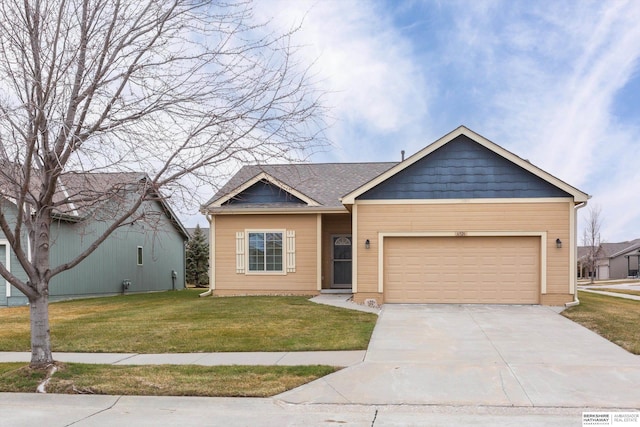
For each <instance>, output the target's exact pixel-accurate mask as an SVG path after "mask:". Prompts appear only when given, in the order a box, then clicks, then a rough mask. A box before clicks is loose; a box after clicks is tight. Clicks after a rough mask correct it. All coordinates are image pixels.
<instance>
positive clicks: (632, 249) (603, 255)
mask: <svg viewBox="0 0 640 427" xmlns="http://www.w3.org/2000/svg"><path fill="white" fill-rule="evenodd" d="M588 253H589V247H587V246H580V247H578V257H579V258H578V277H581V278H589V277H591V276H592V275H593V276H594V278H595V279H597V280H609V279H626V278H637V277H638V274H639V271H640V239H635V240H631V241H627V242H619V243H602V244H601V245H600V247H599V248H598V251H597V252H596V254H597V256H596V262H595V267H596V268H595V272H589V271H588Z"/></svg>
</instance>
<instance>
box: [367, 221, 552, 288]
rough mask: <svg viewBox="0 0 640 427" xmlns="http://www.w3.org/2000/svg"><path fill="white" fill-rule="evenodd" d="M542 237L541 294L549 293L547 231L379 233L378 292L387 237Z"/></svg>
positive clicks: (381, 284)
mask: <svg viewBox="0 0 640 427" xmlns="http://www.w3.org/2000/svg"><path fill="white" fill-rule="evenodd" d="M531 236H533V237H536V236H537V237H540V293H541V294H542V295H544V294H546V293H547V232H546V231H424V232H423V231H418V232H386V233H384V232H379V233H378V292H380V293H383V292H384V239H385V238H386V237H456V238H458V239H464V238H466V237H531Z"/></svg>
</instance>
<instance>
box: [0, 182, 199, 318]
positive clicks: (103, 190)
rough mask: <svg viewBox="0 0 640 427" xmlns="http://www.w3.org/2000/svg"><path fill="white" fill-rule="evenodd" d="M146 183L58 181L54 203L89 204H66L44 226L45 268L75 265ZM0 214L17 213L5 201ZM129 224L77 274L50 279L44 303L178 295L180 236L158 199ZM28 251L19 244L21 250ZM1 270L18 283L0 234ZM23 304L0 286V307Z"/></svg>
mask: <svg viewBox="0 0 640 427" xmlns="http://www.w3.org/2000/svg"><path fill="white" fill-rule="evenodd" d="M145 179H146V176H145V175H143V174H139V173H98V174H96V173H92V174H86V173H79V174H73V175H65V176H63V177H61V186H60V188H59V194H57V195H56V197H57V199H58V200H60V199H62V198H64V197H67V198H71V199H73V195H74V194H75V195H78V197H77V199H78V200H81V199H82V198H84V199H85V200H91V202H90V203H68V204H66V205H63V206H61V207H60V208H59V210H58V211H57V212H56V214H55V216H54V222H53V224H52V226H51V237H52V239H51V240H52V243H51V252H50V253H51V265H52V266H57V265H59V264H61V263H63V262H66V261H69V260H71V259H73V258H75V256H76V255H77V254H79V253H81V251H83V250H85V249H86V248H87V247H88V246H89V245H90V244H91V243H93V241H94V240H95V237H96V236H97V235H99V233H101V232H102V231H103V230H105V229H106V228H107V227H108V226H109V225H110V224H111V223H112V221H113V218H114V217H115V215H117V213H118V212H121V211H122V209H124V208H126V207H127V202H126V201H127V195H129V196H130V194H131V192H135V191H136V188H138V185H139V183H140V182H141V181H143V180H145ZM69 194H71V195H72V196H69ZM100 194H102V195H103V196H99V195H100ZM80 195H81V196H83V197H80ZM129 206H130V205H129ZM2 208H3V210H4V213H5V215H7V216H10V217H11V216H13V217H14V218H15V215H16V213H17V209H16V207H15V205H14V204H11V202H10V201H9V200H4V202H3V204H2ZM135 218H137V219H136V220H135V221H133V222H132V223H127V224H125V225H123V226H121V227H120V228H118V229H117V230H116V231H115V232H114V233H113V234H111V236H110V237H109V238H107V240H106V241H104V242H103V243H102V244H101V245H100V246H99V247H98V248H97V249H96V250H95V251H94V252H93V253H92V254H91V255H89V256H88V257H87V258H86V259H85V260H83V261H82V262H81V263H80V264H78V265H77V266H76V267H74V268H73V269H71V270H68V271H65V272H63V273H61V274H59V275H57V276H55V277H53V278H52V279H51V282H50V287H49V297H50V299H51V300H57V299H67V298H75V297H86V296H99V295H114V294H118V293H123V292H124V291H126V292H127V293H129V292H149V291H161V290H169V289H181V288H184V286H185V280H184V278H185V243H186V241H187V240H188V233H187V231H186V229H185V228H184V227H183V226H182V224H181V223H180V221H179V220H178V218H177V217H176V215H175V214H174V213H173V211H172V210H171V208H170V207H169V205H168V204H167V203H166V201H165V200H164V199H163V198H161V197H158V198H157V199H156V200H150V201H146V202H144V203H143V205H142V207H141V208H140V209H139V210H138V214H137V215H136V217H135ZM28 244H29V243H28V239H26V238H25V237H23V246H24V247H27V245H28ZM0 262H2V263H3V264H4V265H5V266H7V267H8V268H9V270H10V271H11V272H12V273H13V274H15V275H16V276H17V277H18V278H20V279H22V280H25V279H26V275H25V273H24V270H23V269H22V268H21V266H20V264H19V262H18V260H17V258H16V257H15V254H14V253H13V251H12V250H11V248H10V246H9V244H8V242H7V240H6V239H4V235H3V234H2V233H1V232H0ZM125 283H127V285H128V287H127V288H126V289H125V286H123V285H124V284H125ZM26 303H27V298H26V297H25V296H24V295H23V294H22V293H21V292H19V291H18V290H17V289H16V288H14V287H13V286H10V285H9V283H8V282H7V281H5V280H4V279H0V306H3V305H4V306H6V305H9V306H13V305H23V304H26Z"/></svg>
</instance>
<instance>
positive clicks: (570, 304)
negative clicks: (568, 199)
mask: <svg viewBox="0 0 640 427" xmlns="http://www.w3.org/2000/svg"><path fill="white" fill-rule="evenodd" d="M585 206H587V202H586V201H585V202H582V203H579V204H577V205H576V206H575V207H574V209H575V221H574V224H573V227H574V230H573V233H574V236H576V241H575V242H574V245H575V246H576V249H575V257H574V258H575V259H572V260H571V263H572V264H573V275H574V276H575V277H574V280H575V284H576V285H575V289H574V290H573V301H571V302H568V303H566V304H565V305H564V306H565V307H575V306H576V305H579V304H580V300H579V299H578V271H577V266H578V248H577V246H578V209H582V208H584V207H585Z"/></svg>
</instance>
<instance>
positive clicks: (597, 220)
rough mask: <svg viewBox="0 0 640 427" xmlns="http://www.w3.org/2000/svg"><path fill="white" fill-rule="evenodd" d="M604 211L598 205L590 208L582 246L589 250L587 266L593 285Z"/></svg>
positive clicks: (600, 242)
mask: <svg viewBox="0 0 640 427" xmlns="http://www.w3.org/2000/svg"><path fill="white" fill-rule="evenodd" d="M601 213H602V209H601V208H600V206H598V205H593V206H591V207H589V210H588V216H587V219H586V221H587V222H586V225H585V228H584V235H583V237H582V245H583V246H585V247H586V248H587V249H586V250H587V253H586V266H587V270H588V271H589V273H590V275H591V283H593V281H594V279H595V275H596V264H597V260H598V255H599V252H600V245H601V244H602V240H601V239H600V228H601V227H602V216H601Z"/></svg>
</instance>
